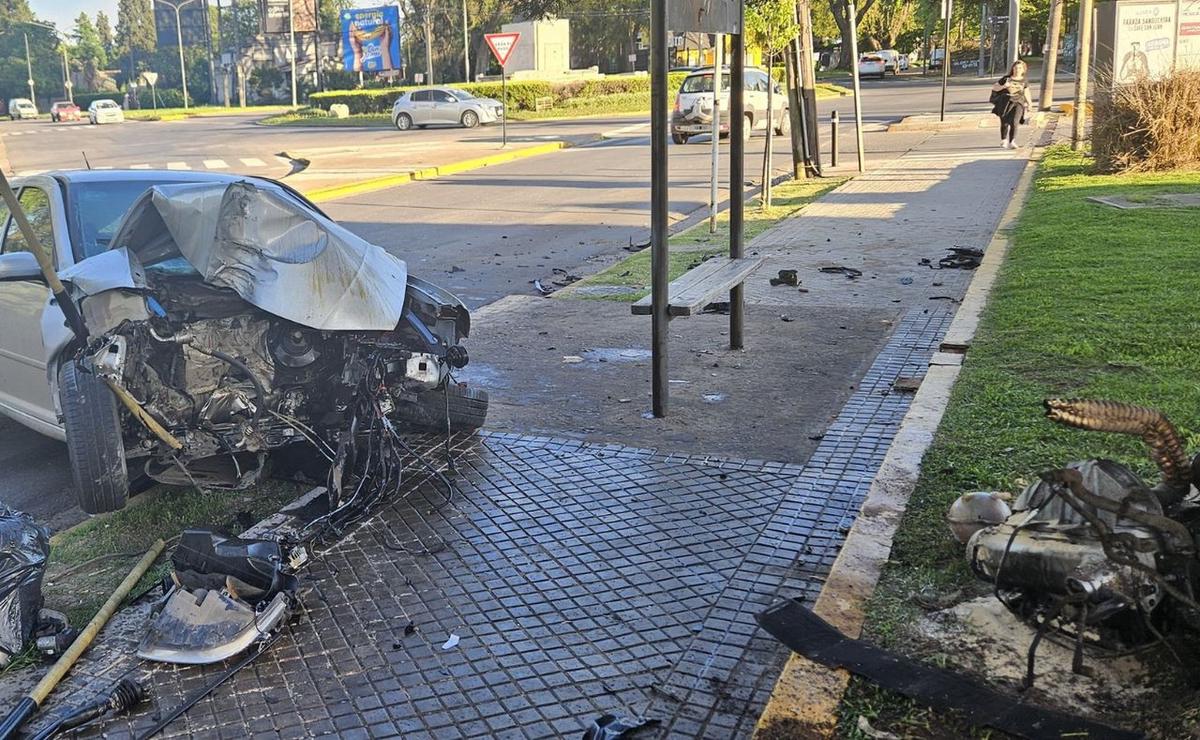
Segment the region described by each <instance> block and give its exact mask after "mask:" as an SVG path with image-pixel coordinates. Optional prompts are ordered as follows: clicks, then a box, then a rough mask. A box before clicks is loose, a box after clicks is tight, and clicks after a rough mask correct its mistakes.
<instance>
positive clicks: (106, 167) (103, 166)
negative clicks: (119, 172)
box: [92, 164, 113, 170]
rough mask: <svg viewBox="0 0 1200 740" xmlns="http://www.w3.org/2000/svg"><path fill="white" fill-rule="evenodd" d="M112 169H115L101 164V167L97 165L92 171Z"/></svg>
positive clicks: (109, 165)
mask: <svg viewBox="0 0 1200 740" xmlns="http://www.w3.org/2000/svg"><path fill="white" fill-rule="evenodd" d="M112 168H113V166H112V165H111V164H101V165H96V166H95V167H93V168H92V169H93V170H111V169H112Z"/></svg>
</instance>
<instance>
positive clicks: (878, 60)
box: [862, 57, 883, 62]
mask: <svg viewBox="0 0 1200 740" xmlns="http://www.w3.org/2000/svg"><path fill="white" fill-rule="evenodd" d="M862 61H864V62H882V61H883V57H863V58H862Z"/></svg>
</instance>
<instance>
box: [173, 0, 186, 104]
mask: <svg viewBox="0 0 1200 740" xmlns="http://www.w3.org/2000/svg"><path fill="white" fill-rule="evenodd" d="M180 5H182V3H180ZM174 8H175V40H176V41H177V42H178V43H179V79H180V81H181V82H182V83H183V109H184V110H187V107H188V89H187V65H186V64H184V62H183V26H182V25H180V22H179V5H175V6H174Z"/></svg>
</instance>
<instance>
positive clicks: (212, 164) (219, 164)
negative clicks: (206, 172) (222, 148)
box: [204, 159, 229, 170]
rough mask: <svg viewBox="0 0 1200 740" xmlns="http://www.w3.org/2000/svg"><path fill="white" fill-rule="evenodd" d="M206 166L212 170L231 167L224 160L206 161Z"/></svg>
mask: <svg viewBox="0 0 1200 740" xmlns="http://www.w3.org/2000/svg"><path fill="white" fill-rule="evenodd" d="M204 166H205V167H207V168H208V169H210V170H223V169H227V168H228V167H229V165H227V164H225V160H223V159H206V160H204Z"/></svg>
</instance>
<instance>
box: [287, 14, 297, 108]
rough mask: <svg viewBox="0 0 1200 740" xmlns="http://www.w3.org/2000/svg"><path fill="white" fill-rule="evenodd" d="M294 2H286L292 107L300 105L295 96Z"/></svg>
mask: <svg viewBox="0 0 1200 740" xmlns="http://www.w3.org/2000/svg"><path fill="white" fill-rule="evenodd" d="M295 4H296V0H288V55H289V56H290V57H291V58H292V107H293V108H298V107H299V105H300V103H299V100H298V96H297V95H296V12H295Z"/></svg>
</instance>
